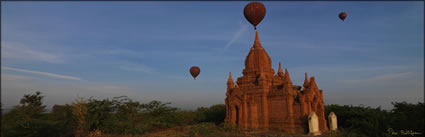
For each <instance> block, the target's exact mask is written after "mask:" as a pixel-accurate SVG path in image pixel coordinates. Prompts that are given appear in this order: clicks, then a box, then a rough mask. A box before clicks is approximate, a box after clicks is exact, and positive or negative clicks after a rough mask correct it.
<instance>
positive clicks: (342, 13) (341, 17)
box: [338, 12, 347, 21]
mask: <svg viewBox="0 0 425 137" xmlns="http://www.w3.org/2000/svg"><path fill="white" fill-rule="evenodd" d="M338 17H339V18H340V19H341V20H342V21H344V20H345V18H346V17H347V13H345V12H341V13H339V15H338Z"/></svg>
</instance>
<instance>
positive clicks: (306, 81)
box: [304, 72, 309, 88]
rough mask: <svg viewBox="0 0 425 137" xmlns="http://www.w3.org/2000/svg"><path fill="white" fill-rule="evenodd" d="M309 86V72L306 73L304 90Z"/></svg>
mask: <svg viewBox="0 0 425 137" xmlns="http://www.w3.org/2000/svg"><path fill="white" fill-rule="evenodd" d="M308 84H309V82H308V77H307V72H305V79H304V88H305V87H307V86H308Z"/></svg>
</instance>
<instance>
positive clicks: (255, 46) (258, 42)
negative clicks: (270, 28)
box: [253, 31, 262, 49]
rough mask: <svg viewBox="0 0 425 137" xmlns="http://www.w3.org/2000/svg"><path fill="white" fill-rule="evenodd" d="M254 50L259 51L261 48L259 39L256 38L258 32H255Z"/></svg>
mask: <svg viewBox="0 0 425 137" xmlns="http://www.w3.org/2000/svg"><path fill="white" fill-rule="evenodd" d="M253 47H254V49H260V48H262V47H261V43H260V38H258V31H255V41H254V46H253Z"/></svg>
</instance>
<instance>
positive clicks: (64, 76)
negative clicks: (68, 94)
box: [1, 66, 81, 80]
mask: <svg viewBox="0 0 425 137" xmlns="http://www.w3.org/2000/svg"><path fill="white" fill-rule="evenodd" d="M1 69H4V70H12V71H18V72H25V73H32V74H38V75H43V76H49V77H54V78H61V79H69V80H81V78H78V77H73V76H66V75H60V74H54V73H48V72H40V71H33V70H25V69H19V68H12V67H3V66H2V67H1Z"/></svg>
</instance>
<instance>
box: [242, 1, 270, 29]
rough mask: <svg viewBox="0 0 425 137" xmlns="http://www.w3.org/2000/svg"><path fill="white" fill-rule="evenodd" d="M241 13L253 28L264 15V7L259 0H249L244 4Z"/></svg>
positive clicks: (255, 27)
mask: <svg viewBox="0 0 425 137" xmlns="http://www.w3.org/2000/svg"><path fill="white" fill-rule="evenodd" d="M243 14H244V15H245V18H246V20H248V21H249V23H251V24H252V25H253V26H254V29H257V25H258V24H259V23H260V22H261V20H263V18H264V16H265V15H266V7H264V5H263V4H262V3H260V2H251V3H248V4H247V5H246V6H245V9H244V10H243Z"/></svg>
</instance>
